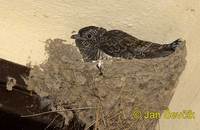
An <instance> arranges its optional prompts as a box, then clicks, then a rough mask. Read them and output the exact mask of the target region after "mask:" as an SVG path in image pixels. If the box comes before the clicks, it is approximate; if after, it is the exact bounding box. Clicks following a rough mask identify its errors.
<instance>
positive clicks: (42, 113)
mask: <svg viewBox="0 0 200 130" xmlns="http://www.w3.org/2000/svg"><path fill="white" fill-rule="evenodd" d="M96 108H97V107H82V108H72V109H64V110H55V111H47V112H41V113H37V114H31V115H24V116H21V117H35V116H41V115H46V114H49V113H56V112H65V111H72V110H87V109H96Z"/></svg>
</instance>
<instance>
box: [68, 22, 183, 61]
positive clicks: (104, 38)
mask: <svg viewBox="0 0 200 130" xmlns="http://www.w3.org/2000/svg"><path fill="white" fill-rule="evenodd" d="M71 38H73V39H75V42H76V46H77V47H78V48H79V50H80V52H81V54H82V55H83V59H84V60H85V61H92V60H98V59H101V58H102V55H103V53H104V54H107V55H109V56H111V57H121V58H125V59H132V58H137V59H145V58H157V57H165V56H168V55H170V54H171V53H173V52H174V51H175V49H176V47H177V46H179V44H180V42H181V40H179V39H177V40H176V41H174V42H172V43H170V44H158V43H152V42H149V41H143V40H140V39H138V38H136V37H134V36H131V35H130V34H128V33H126V32H123V31H121V30H110V31H107V30H106V29H104V28H101V27H95V26H88V27H84V28H82V29H80V30H79V32H78V34H75V35H72V36H71Z"/></svg>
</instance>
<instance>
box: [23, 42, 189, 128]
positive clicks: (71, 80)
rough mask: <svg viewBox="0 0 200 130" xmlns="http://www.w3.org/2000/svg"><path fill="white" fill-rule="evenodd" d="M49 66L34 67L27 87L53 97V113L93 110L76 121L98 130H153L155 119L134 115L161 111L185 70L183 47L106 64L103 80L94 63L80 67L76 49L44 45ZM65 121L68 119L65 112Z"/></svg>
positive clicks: (108, 61)
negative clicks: (59, 110)
mask: <svg viewBox="0 0 200 130" xmlns="http://www.w3.org/2000/svg"><path fill="white" fill-rule="evenodd" d="M46 43H47V44H46V52H47V53H48V55H49V58H48V59H47V61H46V62H45V63H43V64H41V65H40V66H34V67H33V69H32V71H31V75H30V77H29V80H28V82H27V84H28V86H29V89H30V88H31V89H33V90H35V91H36V92H37V93H38V94H39V95H40V96H47V95H49V96H51V98H52V99H53V106H52V108H54V109H62V108H82V107H96V109H92V108H91V109H87V110H77V111H75V112H76V113H77V114H76V115H78V117H79V119H80V120H82V121H83V122H85V123H86V127H85V129H86V128H89V127H90V126H92V125H93V126H94V127H96V128H97V127H98V129H99V130H154V129H155V126H156V123H157V121H158V119H153V120H152V119H151V120H150V119H143V118H139V119H135V117H134V115H133V111H134V110H135V109H137V110H139V111H141V112H146V111H150V112H160V113H162V112H163V110H165V109H166V108H167V107H168V105H169V103H170V101H171V99H172V96H173V94H174V89H175V88H176V84H177V81H178V79H179V76H180V74H181V73H182V71H183V70H184V68H185V64H186V60H185V56H186V47H185V43H183V44H181V46H180V47H178V48H177V49H176V51H175V52H174V53H173V54H171V55H169V56H167V57H161V58H155V59H140V60H138V59H132V60H125V59H115V58H112V59H109V60H104V61H103V76H100V75H99V70H98V69H97V68H96V64H97V63H84V62H83V61H82V57H81V55H80V53H79V51H78V49H77V48H76V47H75V46H72V45H66V44H63V40H60V39H55V40H47V42H46ZM63 115H65V117H66V122H68V121H69V120H70V118H71V116H70V112H65V113H64V114H63Z"/></svg>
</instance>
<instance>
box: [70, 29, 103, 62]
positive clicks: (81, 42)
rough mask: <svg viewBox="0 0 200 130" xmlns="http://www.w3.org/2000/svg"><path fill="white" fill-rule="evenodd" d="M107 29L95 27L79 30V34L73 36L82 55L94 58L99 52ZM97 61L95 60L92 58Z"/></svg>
mask: <svg viewBox="0 0 200 130" xmlns="http://www.w3.org/2000/svg"><path fill="white" fill-rule="evenodd" d="M105 32H106V29H104V28H101V27H95V26H87V27H84V28H82V29H80V30H79V32H78V34H74V35H72V36H71V38H72V39H75V42H76V46H77V47H78V48H79V50H80V52H81V54H82V55H85V56H87V57H94V56H95V55H96V54H97V52H98V47H99V43H100V40H101V38H102V36H103V34H104V33H105ZM91 59H95V58H91Z"/></svg>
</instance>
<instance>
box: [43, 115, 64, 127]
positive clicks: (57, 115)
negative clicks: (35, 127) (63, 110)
mask: <svg viewBox="0 0 200 130" xmlns="http://www.w3.org/2000/svg"><path fill="white" fill-rule="evenodd" d="M59 116H60V115H56V116H55V117H54V119H53V120H52V121H51V122H50V123H49V124H48V125H47V127H46V128H45V129H44V130H47V129H48V128H49V127H50V126H51V125H52V124H53V122H54V121H55V120H56V119H57V118H58V117H59Z"/></svg>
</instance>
